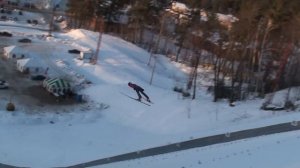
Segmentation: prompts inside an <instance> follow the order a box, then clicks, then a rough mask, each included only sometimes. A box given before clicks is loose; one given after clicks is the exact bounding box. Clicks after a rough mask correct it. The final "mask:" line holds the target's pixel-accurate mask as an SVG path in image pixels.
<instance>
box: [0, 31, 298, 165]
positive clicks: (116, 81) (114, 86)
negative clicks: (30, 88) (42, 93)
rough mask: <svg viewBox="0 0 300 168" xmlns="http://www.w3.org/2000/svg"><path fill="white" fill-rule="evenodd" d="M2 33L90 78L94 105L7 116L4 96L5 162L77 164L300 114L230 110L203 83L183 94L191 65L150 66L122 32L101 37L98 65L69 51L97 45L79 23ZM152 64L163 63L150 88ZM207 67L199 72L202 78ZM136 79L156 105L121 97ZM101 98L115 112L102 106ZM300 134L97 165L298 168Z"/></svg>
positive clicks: (0, 123) (255, 107)
mask: <svg viewBox="0 0 300 168" xmlns="http://www.w3.org/2000/svg"><path fill="white" fill-rule="evenodd" d="M0 29H2V30H6V29H9V30H10V31H11V32H13V33H16V34H17V35H18V36H26V37H31V38H32V39H34V40H35V41H38V42H40V43H39V52H42V51H45V52H47V54H46V56H49V57H47V58H48V59H49V60H48V61H50V62H53V63H54V64H56V65H57V67H58V69H57V71H59V72H61V73H64V74H65V75H69V76H74V74H76V75H75V76H81V77H83V78H85V79H87V80H90V81H92V84H91V85H90V86H89V87H87V88H85V89H83V90H81V92H80V93H81V94H85V95H87V96H88V97H89V102H91V104H90V105H91V106H88V108H89V110H84V109H85V108H87V107H86V106H84V105H74V106H71V107H69V106H62V107H58V108H54V109H53V108H49V109H46V110H43V111H39V109H36V110H33V111H31V112H30V113H28V112H25V111H24V110H23V109H22V107H18V105H16V106H17V107H18V108H17V111H15V112H7V111H5V110H4V107H5V103H7V100H0V105H1V109H0V137H1V143H0V163H3V164H11V165H14V166H22V167H37V168H40V167H60V166H70V165H74V164H78V163H82V162H87V161H91V160H95V159H100V158H104V157H109V156H114V155H119V154H123V153H127V152H132V151H136V150H142V149H146V148H151V147H156V146H160V145H167V144H170V143H176V142H179V141H185V140H190V139H192V138H199V137H204V136H210V135H215V134H221V133H227V132H232V131H238V130H243V129H249V128H255V127H261V126H267V125H271V124H276V123H283V122H292V121H295V120H299V119H300V113H299V111H298V110H296V111H292V112H282V111H279V112H269V111H261V110H259V108H260V106H261V104H262V102H263V100H261V99H253V100H248V101H245V102H237V103H236V106H235V107H230V106H228V102H227V101H225V100H223V101H219V102H217V103H214V102H212V99H213V98H212V95H210V94H208V93H207V92H206V87H204V86H203V87H200V88H198V90H197V96H196V99H195V100H191V99H183V98H182V96H181V95H180V94H178V93H176V92H174V91H172V89H173V87H174V86H184V83H185V81H186V79H187V75H186V74H185V73H184V71H186V69H184V66H182V65H179V64H175V63H172V62H170V61H169V60H168V59H166V58H165V57H164V56H162V55H157V56H156V59H154V58H153V59H152V61H151V62H150V65H149V66H148V65H147V64H148V61H149V56H150V54H149V53H148V52H147V51H145V50H143V49H141V48H139V47H137V46H135V45H134V44H131V43H129V42H126V41H124V40H121V39H120V38H118V37H114V36H111V35H106V34H104V35H103V37H102V43H101V49H100V53H99V55H98V62H97V64H96V65H91V64H89V63H85V62H83V61H82V60H78V59H76V57H74V56H72V55H71V54H68V52H67V50H68V49H74V48H76V49H82V50H84V49H86V48H91V49H92V50H94V51H95V48H96V45H97V40H98V33H95V32H91V31H87V30H83V29H77V30H71V31H70V32H68V33H65V34H63V33H56V34H54V37H52V38H47V39H45V38H40V37H43V36H42V35H43V34H46V32H41V31H38V30H34V31H33V30H30V29H25V28H19V27H17V28H8V27H0ZM43 49H45V50H43ZM46 49H47V50H46ZM50 51H51V52H50ZM46 56H45V57H46ZM154 60H156V61H157V64H156V69H155V71H154V75H153V83H152V85H150V84H149V81H150V78H151V73H152V67H153V65H154ZM53 67H54V66H53ZM209 73H210V72H209V71H206V70H202V71H201V75H203V76H205V75H204V74H207V75H206V76H209ZM204 79H205V78H200V80H204ZM130 81H131V82H134V83H136V84H138V85H140V86H142V87H143V88H144V89H145V92H146V93H147V94H148V95H149V96H150V98H151V100H152V101H153V102H154V104H151V106H146V105H144V104H142V103H139V102H137V101H134V100H132V99H129V98H128V97H126V96H124V95H123V94H121V93H125V94H127V95H130V96H132V97H135V96H136V93H135V91H134V90H132V89H130V88H129V87H128V86H127V83H128V82H130ZM200 82H201V83H205V81H200ZM281 94H282V95H285V92H281ZM282 97H284V96H280V95H278V97H276V101H279V102H280V101H282ZM101 104H106V105H109V108H107V109H101V108H100V107H99V106H100V105H101ZM50 121H51V122H52V123H53V124H52V123H50ZM299 140H300V137H299V131H295V132H290V133H283V134H276V135H271V136H265V137H258V138H252V139H247V140H240V141H235V142H231V143H225V144H218V145H213V146H208V147H203V148H196V149H191V150H186V151H181V152H175V153H172V154H166V155H161V156H154V157H149V158H144V159H138V160H133V161H125V162H120V163H114V164H110V165H104V166H97V167H107V168H108V167H122V168H123V167H131V168H133V167H134V168H148V167H149V168H150V167H151V168H153V167H163V168H168V167H170V168H171V167H172V168H173V167H179V168H182V167H197V166H198V167H203V168H212V167H220V168H221V167H245V168H246V167H247V168H250V167H253V168H260V167H272V168H284V167H286V168H298V167H300V162H299V159H298V157H297V156H299V154H300V151H299V150H297V149H298V148H297V146H299V143H300V141H299ZM279 151H280V152H279Z"/></svg>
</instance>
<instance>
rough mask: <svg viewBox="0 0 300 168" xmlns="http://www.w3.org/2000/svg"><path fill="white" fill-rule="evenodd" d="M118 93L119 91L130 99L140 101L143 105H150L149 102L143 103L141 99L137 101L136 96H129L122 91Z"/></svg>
mask: <svg viewBox="0 0 300 168" xmlns="http://www.w3.org/2000/svg"><path fill="white" fill-rule="evenodd" d="M120 93H121V94H122V95H124V96H127V97H129V98H130V99H132V100H135V101H137V102H140V103H142V104H145V105H147V106H151V105H150V104H148V103H145V102H143V101H139V100H138V99H136V98H134V97H131V96H129V95H127V94H125V93H122V92H120Z"/></svg>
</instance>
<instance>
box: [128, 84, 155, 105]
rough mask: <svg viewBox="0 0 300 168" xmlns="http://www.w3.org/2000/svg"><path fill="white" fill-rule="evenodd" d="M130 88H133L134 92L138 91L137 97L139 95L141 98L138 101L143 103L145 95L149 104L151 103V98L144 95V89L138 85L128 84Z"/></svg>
mask: <svg viewBox="0 0 300 168" xmlns="http://www.w3.org/2000/svg"><path fill="white" fill-rule="evenodd" d="M128 86H129V87H131V88H132V89H133V90H135V91H136V93H137V95H138V97H139V98H138V99H137V100H138V101H141V99H142V95H144V96H145V98H146V100H147V101H148V102H151V101H150V99H149V97H148V95H147V94H146V93H144V89H143V88H142V87H140V86H139V85H136V84H134V83H131V82H129V83H128ZM141 93H142V95H141Z"/></svg>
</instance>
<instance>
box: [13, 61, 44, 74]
mask: <svg viewBox="0 0 300 168" xmlns="http://www.w3.org/2000/svg"><path fill="white" fill-rule="evenodd" d="M17 70H18V71H20V72H22V73H25V74H46V73H47V71H48V68H47V66H46V65H45V64H44V63H42V62H41V61H39V60H38V59H33V58H25V59H19V60H17Z"/></svg>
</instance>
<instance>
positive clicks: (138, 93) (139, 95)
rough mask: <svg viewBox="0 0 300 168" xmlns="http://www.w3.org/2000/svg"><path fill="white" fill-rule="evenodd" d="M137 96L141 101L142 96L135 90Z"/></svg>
mask: <svg viewBox="0 0 300 168" xmlns="http://www.w3.org/2000/svg"><path fill="white" fill-rule="evenodd" d="M136 93H137V95H138V96H139V100H141V98H142V96H141V94H140V92H139V91H137V90H136Z"/></svg>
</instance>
